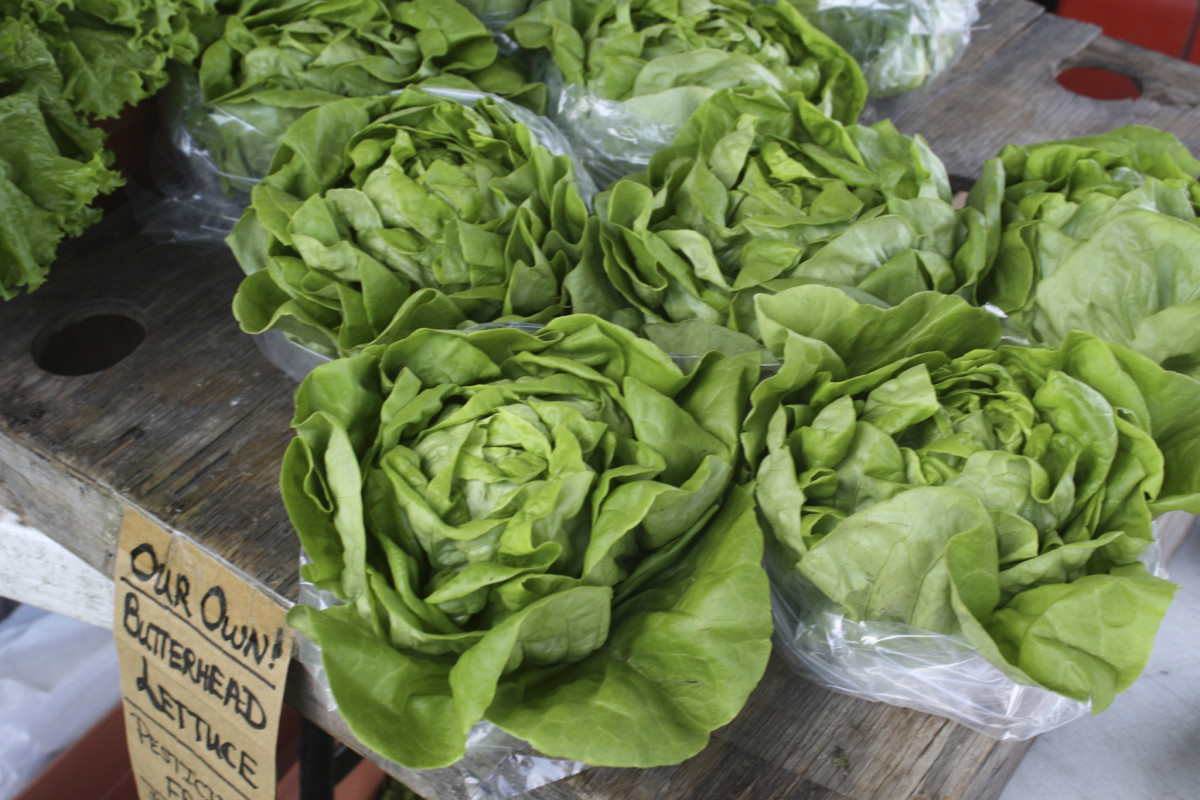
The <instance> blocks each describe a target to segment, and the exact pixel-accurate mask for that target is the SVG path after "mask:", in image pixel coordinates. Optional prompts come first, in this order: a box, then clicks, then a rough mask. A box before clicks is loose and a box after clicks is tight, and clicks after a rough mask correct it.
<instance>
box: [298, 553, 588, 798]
mask: <svg viewBox="0 0 1200 800" xmlns="http://www.w3.org/2000/svg"><path fill="white" fill-rule="evenodd" d="M300 563H301V564H302V565H303V564H306V563H308V556H307V555H306V554H305V553H304V552H303V550H301V553H300ZM299 602H300V603H302V604H304V605H308V606H312V607H313V608H328V607H330V606H332V605H337V604H339V603H340V602H341V601H340V600H338V599H337V598H336V597H335V596H334V595H333V594H331V593H330V592H326V591H323V590H321V589H318V588H316V587H315V586H313V585H312V583H310V582H308V581H306V580H304V579H301V581H300V599H299ZM294 636H295V642H296V644H295V647H296V651H295V652H296V658H297V659H298V660H299V661H300V663H301V665H302V666H303V667H304V668H305V669H306V670H308V673H309V675H310V676H311V677H312V683H313V687H314V694H315V695H316V697H317V700H318V702H320V703H321V704H322V705H323V706H324V707H325V708H326V709H328V710H330V711H336V710H337V701H335V700H334V699H333V694H332V692H331V691H330V689H329V679H328V677H327V676H326V674H325V668H324V666H323V665H322V663H321V648H320V647H319V646H318V645H317V644H315V643H314V642H312V641H309V640H308V639H307V638H305V637H304V636H303V635H301V634H300V633H299V632H295V633H294ZM587 768H588V765H587V764H584V763H583V762H581V761H572V760H569V759H564V758H551V757H549V756H544V755H542V754H541V753H538V752H537V751H535V750H534V749H533V748H532V747H531V746H530V745H529V744H528V743H527V742H524V741H522V740H520V739H518V738H516V737H515V736H510V735H509V734H507V733H505V732H504V731H502V730H500V729H499V728H497V727H496V726H495V725H493V724H492V723H490V722H487V721H481V722H478V723H476V724H475V727H473V728H472V729H471V731H470V733H468V734H467V752H466V755H464V756H463V757H462V758H461V759H459V761H458V762H457V763H455V764H454V765H453V766H449V767H443V768H441V769H436V770H426V771H425V772H428V773H430V774H437V773H442V775H440V776H439V778H440V780H441V782H449V783H451V784H452V785H455V786H456V792H455V798H454V800H505V799H506V798H509V797H513V796H515V795H518V794H522V793H524V792H531V791H533V790H534V789H536V788H538V787H539V786H545V785H546V784H548V783H553V782H554V781H558V780H562V779H563V778H569V777H570V776H572V775H575V774H577V773H579V772H582V771H583V770H585V769H587ZM412 771H413V772H417V770H412ZM446 800H450V798H446Z"/></svg>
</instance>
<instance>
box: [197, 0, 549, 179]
mask: <svg viewBox="0 0 1200 800" xmlns="http://www.w3.org/2000/svg"><path fill="white" fill-rule="evenodd" d="M525 73H526V70H525V68H524V67H523V65H522V64H521V63H519V62H518V61H517V60H514V59H503V58H500V57H499V56H498V48H497V45H496V43H495V42H494V41H493V39H492V35H491V34H490V33H489V32H488V30H487V29H486V28H485V27H484V26H483V24H482V23H481V22H480V21H479V20H478V19H476V17H475V16H474V15H473V14H472V13H471V12H470V11H469V10H468V9H467V8H465V7H463V6H462V5H460V4H459V3H456V2H453V0H412V2H394V0H389V1H388V2H378V0H341V1H340V2H336V3H329V2H315V1H314V0H289V2H284V3H278V2H244V3H242V4H241V5H240V7H239V8H238V10H237V13H235V14H231V15H229V16H227V17H226V18H225V23H224V30H223V33H222V35H221V37H220V38H219V39H217V40H216V41H215V42H213V43H212V44H211V45H210V46H209V47H208V48H207V49H206V50H205V51H204V53H203V56H202V57H201V59H200V63H199V70H198V78H199V94H200V98H199V103H200V104H201V108H200V109H198V111H199V112H201V113H198V114H197V113H195V111H194V112H193V113H192V116H193V117H194V119H191V118H190V119H189V120H188V123H187V124H188V127H189V133H190V135H191V137H192V139H194V140H195V141H194V146H196V147H199V148H202V149H203V150H204V152H205V153H206V154H207V157H209V158H210V159H211V160H212V162H213V164H214V165H215V167H216V169H217V170H219V172H220V173H221V174H222V176H223V178H224V180H225V182H226V186H227V191H229V192H231V193H235V194H236V193H239V192H240V193H248V192H249V190H250V187H252V186H253V184H254V183H255V182H256V181H257V180H259V179H260V178H262V176H263V175H265V174H266V173H267V171H268V169H269V167H270V162H271V157H272V155H273V154H274V152H275V149H276V147H278V145H279V142H280V140H281V139H282V137H283V134H284V132H285V131H286V130H287V127H288V125H290V124H291V123H292V122H294V121H295V120H296V119H298V118H299V117H300V116H302V115H303V114H304V113H305V112H307V111H309V110H310V109H313V108H315V107H317V106H318V105H320V104H322V103H326V102H329V101H331V100H336V99H339V98H342V97H369V96H372V95H383V94H388V93H391V92H395V91H398V90H400V89H403V88H405V87H406V86H413V85H421V86H444V87H451V88H459V89H468V90H475V91H484V92H490V93H493V94H497V95H500V96H503V97H507V98H509V99H511V100H513V101H515V102H519V103H523V104H527V105H529V106H530V107H531V108H534V109H535V110H539V111H540V110H541V108H542V106H543V105H544V103H545V87H544V86H543V85H541V84H535V83H531V82H529V81H528V79H527V75H526V74H525Z"/></svg>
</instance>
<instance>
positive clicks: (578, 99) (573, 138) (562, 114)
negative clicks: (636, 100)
mask: <svg viewBox="0 0 1200 800" xmlns="http://www.w3.org/2000/svg"><path fill="white" fill-rule="evenodd" d="M534 77H535V79H536V80H539V81H542V82H543V83H545V84H546V88H547V94H548V96H549V102H548V104H547V106H548V113H549V115H550V119H551V120H552V121H553V122H554V123H556V124H557V125H558V127H559V129H561V130H562V132H563V133H564V134H565V136H566V138H567V141H568V142H569V143H570V145H571V148H572V149H573V150H574V152H575V155H576V156H578V157H579V158H580V159H582V163H583V164H586V165H587V169H588V171H589V172H590V173H591V175H592V177H593V178H595V180H596V183H597V185H599V186H600V187H601V188H603V187H605V186H608V185H609V184H610V183H612V182H613V181H615V180H617V179H618V178H623V177H625V176H626V175H635V174H637V173H640V172H644V171H645V170H646V166H647V165H648V164H649V163H650V157H651V156H652V155H654V154H655V153H656V152H658V151H659V150H661V149H662V148H664V147H666V146H667V145H669V144H670V143H671V140H673V139H674V138H675V134H676V133H678V132H679V126H677V125H672V124H669V123H665V122H660V121H658V120H653V119H650V118H649V117H646V116H643V115H642V114H638V113H637V112H635V111H633V110H632V109H630V108H629V106H628V105H627V104H625V103H624V102H622V101H619V100H609V99H607V98H605V97H604V96H603V95H600V94H599V93H597V92H594V91H592V90H590V89H588V88H586V87H584V86H582V85H580V84H575V83H571V84H568V83H567V82H566V79H565V78H564V77H563V74H562V71H561V70H560V69H559V68H558V67H557V66H556V65H555V64H554V62H553V60H551V58H550V57H549V56H548V55H546V54H545V53H540V54H538V55H537V56H535V60H534ZM576 163H577V164H578V163H580V162H579V161H576Z"/></svg>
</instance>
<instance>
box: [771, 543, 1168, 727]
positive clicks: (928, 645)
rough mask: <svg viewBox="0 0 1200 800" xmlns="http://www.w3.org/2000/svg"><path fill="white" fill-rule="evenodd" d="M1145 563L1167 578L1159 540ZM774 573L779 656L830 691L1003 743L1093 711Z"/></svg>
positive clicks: (958, 642)
mask: <svg viewBox="0 0 1200 800" xmlns="http://www.w3.org/2000/svg"><path fill="white" fill-rule="evenodd" d="M1158 531H1159V526H1158V523H1157V522H1156V523H1155V533H1156V535H1157V534H1158ZM1142 560H1143V562H1144V563H1145V564H1146V566H1147V568H1149V570H1150V571H1151V572H1152V573H1153V574H1155V575H1157V576H1159V577H1162V578H1165V577H1166V568H1165V566H1164V564H1163V562H1162V559H1161V557H1160V550H1159V547H1158V544H1157V542H1156V543H1154V544H1153V545H1151V546H1150V547H1149V548H1148V549H1147V551H1146V553H1145V554H1143V558H1142ZM768 567H769V571H770V572H771V606H772V612H773V615H774V618H775V650H776V652H777V653H779V655H780V656H781V657H782V658H783V659H784V661H785V662H786V663H787V664H788V665H789V666H791V668H792V669H793V670H794V671H796V672H797V673H799V674H801V675H803V676H804V677H806V678H808V679H809V680H811V681H813V682H814V683H816V684H818V685H820V686H823V687H825V688H826V689H831V690H833V691H836V692H841V693H842V694H848V695H852V696H854V697H861V698H863V699H865V700H877V701H882V702H885V703H889V704H891V705H895V706H902V707H904V708H912V709H915V710H917V711H924V712H926V713H929V714H936V715H938V716H941V717H946V718H948V719H951V720H953V721H955V722H957V723H959V724H961V725H965V726H966V727H968V728H971V729H972V730H974V731H977V732H979V733H982V734H985V735H987V736H990V737H992V738H994V739H999V740H1004V741H1018V740H1024V739H1029V738H1032V737H1034V736H1039V735H1041V734H1043V733H1046V732H1048V731H1051V730H1054V729H1055V728H1058V727H1060V726H1062V725H1065V724H1067V723H1068V722H1073V721H1074V720H1077V719H1081V718H1083V717H1086V716H1088V715H1089V714H1090V713H1091V707H1090V704H1088V703H1080V702H1078V701H1076V700H1072V699H1070V698H1068V697H1064V696H1063V695H1060V694H1058V693H1056V692H1052V691H1050V690H1049V689H1045V688H1042V687H1040V686H1026V685H1023V684H1019V683H1017V682H1016V681H1014V680H1013V679H1012V678H1010V677H1009V676H1007V675H1005V674H1004V672H1002V671H1001V670H1000V669H999V668H998V667H996V666H995V665H994V664H992V663H991V662H990V661H988V660H987V659H986V658H984V657H983V656H982V655H980V653H979V651H977V650H975V649H974V648H973V647H971V646H970V645H969V644H968V643H967V642H966V641H965V640H964V639H962V638H960V637H956V636H949V635H945V634H939V633H931V632H929V631H926V630H922V629H920V628H914V627H912V626H910V625H905V624H902V623H892V622H877V621H866V622H857V621H855V620H852V619H848V618H846V617H845V616H844V615H843V614H841V613H839V611H837V610H836V609H834V608H831V607H830V603H829V601H828V600H826V599H825V598H824V597H823V596H822V595H821V593H820V591H819V590H817V589H816V587H814V586H813V585H812V584H810V583H809V582H808V581H806V580H804V579H803V578H801V577H800V576H799V575H797V574H796V573H794V572H791V571H786V570H784V569H780V568H778V565H776V564H773V563H770V562H768Z"/></svg>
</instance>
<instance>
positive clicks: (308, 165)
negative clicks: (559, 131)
mask: <svg viewBox="0 0 1200 800" xmlns="http://www.w3.org/2000/svg"><path fill="white" fill-rule="evenodd" d="M588 217H589V214H588V209H587V205H586V203H585V202H584V200H583V198H582V196H581V195H580V193H579V190H578V187H577V184H576V180H575V172H574V167H573V165H572V163H571V161H570V159H569V158H567V157H566V156H555V155H553V154H552V153H551V152H550V151H549V150H548V149H546V148H545V147H543V146H542V145H540V144H538V143H537V142H536V140H535V139H534V137H533V135H532V134H531V133H530V130H529V128H527V127H526V126H525V125H523V124H521V123H519V122H516V121H515V120H514V119H513V117H512V116H510V114H509V113H508V112H507V111H506V110H505V107H504V104H503V103H502V102H500V101H497V100H495V99H492V98H486V97H485V98H480V99H479V100H478V101H477V102H476V103H475V105H474V106H467V105H463V104H461V103H458V102H455V101H454V100H450V99H446V98H444V97H438V96H435V95H432V94H429V93H426V92H423V91H420V90H416V89H407V90H405V91H404V92H403V93H401V94H399V95H393V96H388V97H374V98H348V99H343V100H338V101H335V102H331V103H325V104H323V105H321V106H320V107H318V108H316V109H314V110H313V111H311V112H309V113H308V114H306V115H305V116H304V117H302V118H301V119H300V120H298V121H297V122H296V124H295V125H293V126H292V127H291V128H290V129H289V130H288V133H287V135H286V136H285V137H284V141H283V144H282V145H281V146H280V149H279V152H278V153H277V154H276V157H275V160H274V163H273V166H272V171H271V173H270V174H269V175H268V176H267V177H266V178H265V179H264V180H263V181H261V182H260V183H259V184H258V185H256V186H255V187H254V191H253V194H252V202H251V205H250V207H249V208H248V209H247V211H246V213H245V214H244V215H243V217H242V219H241V220H240V221H239V222H238V224H237V226H236V228H235V229H234V231H233V232H232V233H231V234H230V236H229V240H228V241H229V244H230V246H231V247H232V249H233V251H234V254H235V255H236V256H237V259H238V261H239V263H240V264H241V266H242V268H243V269H244V270H245V271H246V273H247V277H246V279H245V280H244V281H243V282H242V284H241V286H240V287H239V289H238V292H237V295H236V296H235V298H234V302H233V309H234V314H235V316H236V317H237V318H238V320H239V321H240V322H241V325H242V327H243V329H244V330H246V331H247V332H250V333H259V332H262V331H264V330H267V329H272V328H276V329H280V330H283V331H284V332H286V333H288V334H290V335H293V336H295V337H296V338H298V339H300V340H302V341H303V342H304V343H305V344H309V345H310V346H312V347H314V349H319V350H321V351H323V352H337V353H341V354H345V353H348V352H351V351H353V350H355V349H358V348H361V347H364V346H366V345H369V344H371V343H373V342H377V341H392V340H394V339H397V338H400V337H403V336H405V335H406V334H408V333H410V332H412V331H414V330H416V329H417V328H421V327H441V328H454V327H457V326H459V325H469V324H472V323H483V322H494V321H505V322H533V323H541V322H545V321H546V320H549V319H551V318H553V317H555V316H558V315H559V314H561V313H563V311H564V310H565V308H566V306H565V303H566V299H565V296H564V290H563V288H562V282H563V278H564V277H565V275H566V274H567V272H568V271H569V270H570V269H572V268H573V267H574V265H575V262H576V261H577V260H578V258H579V257H580V253H581V252H582V248H583V247H584V244H585V232H586V229H587V227H588Z"/></svg>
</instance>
